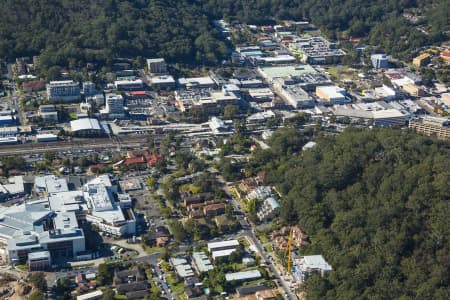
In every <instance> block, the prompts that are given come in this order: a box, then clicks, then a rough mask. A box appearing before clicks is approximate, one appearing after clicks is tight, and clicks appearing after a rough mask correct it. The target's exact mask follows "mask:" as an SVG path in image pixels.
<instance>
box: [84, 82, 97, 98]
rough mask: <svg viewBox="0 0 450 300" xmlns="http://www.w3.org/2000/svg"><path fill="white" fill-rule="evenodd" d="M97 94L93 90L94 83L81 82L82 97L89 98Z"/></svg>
mask: <svg viewBox="0 0 450 300" xmlns="http://www.w3.org/2000/svg"><path fill="white" fill-rule="evenodd" d="M95 94H97V90H96V89H95V83H93V82H92V81H85V82H83V95H84V97H90V96H94V95H95Z"/></svg>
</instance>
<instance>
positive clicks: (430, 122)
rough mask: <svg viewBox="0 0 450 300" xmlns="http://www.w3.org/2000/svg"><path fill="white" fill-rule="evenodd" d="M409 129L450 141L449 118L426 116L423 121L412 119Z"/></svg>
mask: <svg viewBox="0 0 450 300" xmlns="http://www.w3.org/2000/svg"><path fill="white" fill-rule="evenodd" d="M409 128H411V129H414V130H415V131H417V132H418V133H421V134H424V135H427V136H436V137H437V138H440V139H450V120H449V119H448V118H441V117H431V116H426V117H424V118H421V119H411V120H410V121H409Z"/></svg>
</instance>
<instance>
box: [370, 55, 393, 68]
mask: <svg viewBox="0 0 450 300" xmlns="http://www.w3.org/2000/svg"><path fill="white" fill-rule="evenodd" d="M370 60H371V61H372V66H373V67H374V68H375V69H385V68H388V67H389V60H388V58H387V56H386V54H372V55H371V56H370Z"/></svg>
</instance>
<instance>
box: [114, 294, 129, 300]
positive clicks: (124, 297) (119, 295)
mask: <svg viewBox="0 0 450 300" xmlns="http://www.w3.org/2000/svg"><path fill="white" fill-rule="evenodd" d="M114 299H117V300H121V299H127V296H126V295H122V294H116V295H114Z"/></svg>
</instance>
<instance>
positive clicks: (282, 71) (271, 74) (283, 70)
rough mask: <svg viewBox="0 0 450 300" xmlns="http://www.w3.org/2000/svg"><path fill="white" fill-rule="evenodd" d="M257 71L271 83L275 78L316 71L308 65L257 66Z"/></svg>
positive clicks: (314, 72) (308, 73)
mask: <svg viewBox="0 0 450 300" xmlns="http://www.w3.org/2000/svg"><path fill="white" fill-rule="evenodd" d="M257 71H258V73H259V74H260V75H261V76H262V77H263V78H264V79H265V80H266V81H267V82H269V83H273V81H274V79H276V78H288V77H300V76H303V75H310V74H316V73H318V72H317V71H316V70H315V69H314V68H313V67H311V66H310V65H292V66H277V67H258V69H257Z"/></svg>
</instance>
